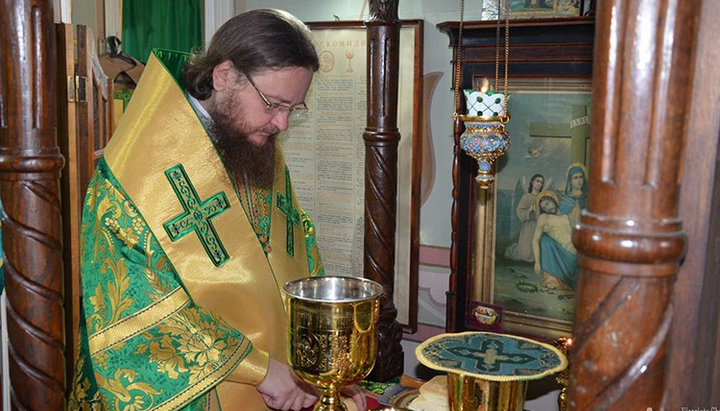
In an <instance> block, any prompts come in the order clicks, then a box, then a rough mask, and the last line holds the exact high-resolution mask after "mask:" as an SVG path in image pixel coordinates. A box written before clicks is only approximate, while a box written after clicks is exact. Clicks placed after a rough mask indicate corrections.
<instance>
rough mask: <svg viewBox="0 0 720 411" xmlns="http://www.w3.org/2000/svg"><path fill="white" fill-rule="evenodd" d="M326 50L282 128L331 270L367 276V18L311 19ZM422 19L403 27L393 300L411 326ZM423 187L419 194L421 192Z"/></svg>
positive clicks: (414, 296) (297, 182) (301, 197)
mask: <svg viewBox="0 0 720 411" xmlns="http://www.w3.org/2000/svg"><path fill="white" fill-rule="evenodd" d="M308 27H310V29H311V30H312V33H313V39H314V41H315V47H316V49H317V52H318V54H319V57H320V69H319V70H318V72H317V73H316V74H315V76H314V78H313V83H312V85H311V86H310V90H309V91H308V95H307V97H306V99H305V102H306V104H307V106H308V108H309V109H310V111H309V116H308V118H307V119H306V120H304V121H303V122H300V123H298V124H293V125H292V126H291V127H290V128H289V129H288V130H287V131H286V132H284V133H282V135H281V137H280V143H281V144H282V146H283V149H284V153H285V157H286V160H287V164H288V166H289V167H290V169H291V171H292V175H293V186H294V188H295V191H296V194H297V196H298V198H299V201H300V204H301V205H302V206H303V207H304V208H305V211H307V213H308V214H309V215H310V216H311V217H312V218H313V220H314V222H315V226H316V229H317V239H318V244H319V246H320V253H321V258H322V261H323V264H324V266H325V273H326V275H342V276H357V277H362V276H363V260H364V258H363V257H364V256H363V251H364V250H363V247H364V246H363V244H364V225H365V224H364V196H365V164H364V159H365V143H364V140H363V132H364V131H365V124H366V121H367V110H366V106H367V73H366V67H367V39H366V37H367V34H366V30H365V26H364V24H363V22H361V21H337V22H317V23H308ZM422 30H423V22H422V21H420V20H412V21H403V23H402V27H401V29H400V45H401V46H400V62H399V63H400V64H399V68H400V71H399V80H398V85H399V87H398V89H399V92H398V129H399V132H400V141H399V146H398V172H397V180H398V181H397V213H396V217H397V218H396V246H395V278H394V294H393V302H394V304H395V307H396V308H397V311H398V316H397V320H398V322H399V323H400V324H402V325H403V326H404V327H405V328H406V329H409V330H412V331H414V329H415V328H416V326H417V275H418V260H417V253H418V223H419V217H418V216H419V208H420V203H419V197H420V196H419V195H417V192H418V191H419V185H420V164H419V160H420V157H421V152H420V150H421V147H420V142H421V139H420V137H419V130H421V124H420V120H421V115H422ZM413 193H416V195H413Z"/></svg>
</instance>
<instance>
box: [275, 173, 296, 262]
mask: <svg viewBox="0 0 720 411" xmlns="http://www.w3.org/2000/svg"><path fill="white" fill-rule="evenodd" d="M277 208H279V209H280V211H281V212H282V213H283V214H285V216H286V217H287V219H286V223H285V234H286V239H285V244H286V245H287V253H288V255H289V256H291V257H294V256H295V237H294V236H293V224H295V225H296V226H298V227H300V213H299V212H298V210H297V208H295V207H293V204H292V188H291V187H290V170H288V168H287V166H286V167H285V197H283V195H282V194H280V193H277Z"/></svg>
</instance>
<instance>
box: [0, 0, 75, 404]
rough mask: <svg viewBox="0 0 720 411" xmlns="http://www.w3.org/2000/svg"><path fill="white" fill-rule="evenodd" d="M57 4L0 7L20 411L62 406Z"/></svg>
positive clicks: (11, 324) (2, 148)
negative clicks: (57, 130)
mask: <svg viewBox="0 0 720 411" xmlns="http://www.w3.org/2000/svg"><path fill="white" fill-rule="evenodd" d="M52 3H53V2H52V1H50V0H46V1H43V0H24V1H23V0H2V3H0V4H2V9H1V10H2V13H1V16H0V17H1V18H2V24H1V25H0V27H1V28H0V50H2V62H1V65H0V77H2V81H1V82H0V84H1V85H2V86H1V89H0V198H2V208H3V213H2V231H3V236H2V247H3V251H4V253H5V287H6V290H7V300H8V306H7V319H8V324H7V326H8V335H9V363H10V384H11V401H12V404H13V409H32V410H60V409H63V408H64V403H65V398H64V394H65V356H64V347H65V343H64V341H65V336H64V326H63V316H64V311H63V279H62V273H63V271H62V232H61V221H60V198H59V190H60V188H59V178H60V170H61V168H62V166H63V157H62V155H61V154H60V151H59V148H58V146H57V139H56V135H55V123H56V122H55V120H56V112H55V110H56V87H57V83H56V79H55V75H56V74H55V73H56V66H57V64H56V50H55V29H54V26H53V7H52Z"/></svg>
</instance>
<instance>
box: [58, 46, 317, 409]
mask: <svg viewBox="0 0 720 411" xmlns="http://www.w3.org/2000/svg"><path fill="white" fill-rule="evenodd" d="M163 57H167V61H165V59H164V58H163ZM180 57H181V58H182V56H180ZM177 58H178V54H176V53H170V52H167V51H160V52H156V53H155V54H154V55H153V56H151V58H150V61H149V62H148V65H147V67H146V69H145V71H144V73H143V76H142V79H141V81H140V84H139V85H138V87H137V89H136V91H135V93H134V95H133V98H132V100H131V102H130V105H129V106H128V109H127V111H126V113H125V114H124V116H123V118H122V120H121V122H120V124H119V125H118V129H117V131H116V132H115V134H114V135H113V137H112V139H111V140H110V142H109V143H108V145H107V147H106V149H105V151H104V159H103V160H102V161H101V164H100V165H99V167H98V169H99V172H100V174H99V175H100V176H102V178H101V177H99V176H98V171H96V176H95V177H94V179H93V182H91V186H90V188H89V189H88V198H87V199H86V205H85V209H84V213H87V214H88V215H84V216H83V233H84V237H85V238H84V250H83V251H84V257H83V258H84V261H83V293H84V296H83V309H84V318H85V320H86V322H85V324H84V326H85V327H84V329H82V334H83V335H84V336H85V337H86V339H83V341H82V343H81V350H80V351H81V354H80V358H79V360H78V361H79V367H78V373H81V372H82V369H83V368H84V369H86V370H89V369H92V370H93V371H92V376H90V377H88V376H87V375H86V376H85V377H83V376H82V375H78V376H77V377H76V379H75V382H74V396H75V401H76V402H72V401H71V404H83V402H82V399H81V397H82V396H83V395H85V396H92V395H90V394H88V392H91V391H93V387H92V386H93V384H95V385H96V386H97V387H95V388H94V389H95V390H96V391H97V392H98V393H100V395H97V394H96V395H95V397H94V398H95V400H87V401H88V402H86V403H85V404H86V405H87V403H89V402H92V401H101V402H103V403H106V404H107V405H108V406H109V407H110V408H111V409H115V408H119V409H122V408H123V407H126V406H127V404H129V403H131V402H132V399H133V398H134V397H133V395H135V394H134V393H133V391H132V390H133V389H134V390H137V391H138V392H141V395H138V396H137V398H139V397H142V398H141V399H140V400H135V406H137V409H146V408H145V407H147V406H148V404H151V406H150V407H147V409H177V408H181V407H185V406H188V407H190V406H193V407H201V409H210V408H216V406H217V400H218V399H219V402H220V405H221V406H222V407H223V408H224V409H229V410H255V409H265V406H264V403H263V401H262V398H261V396H260V394H259V393H258V392H257V390H256V388H255V385H256V384H257V383H259V382H261V381H262V380H263V379H264V377H265V373H266V371H267V362H268V355H269V356H271V357H272V358H274V359H276V360H278V361H281V362H286V361H287V353H286V350H287V335H286V332H287V331H286V315H285V309H284V305H283V297H282V294H281V289H282V286H283V284H284V283H285V282H286V281H290V280H293V279H297V278H300V277H304V276H309V275H315V274H317V273H319V272H322V266H321V264H320V261H319V257H318V254H317V247H316V244H315V241H314V234H313V231H314V230H313V228H312V223H311V222H310V221H309V219H307V216H305V214H304V213H303V212H302V210H301V209H300V206H299V205H298V203H297V201H296V199H295V196H294V193H293V191H292V188H291V186H290V181H289V174H288V172H287V167H286V166H285V163H284V159H283V157H282V155H280V153H279V151H278V155H276V163H275V165H274V167H275V180H274V182H273V187H272V191H271V195H272V211H271V212H270V213H271V226H270V239H269V246H270V247H269V251H268V252H267V254H266V253H265V252H264V251H263V248H262V246H261V245H260V243H259V241H258V239H257V237H256V235H255V232H254V230H253V229H252V227H251V225H250V222H249V221H248V218H247V217H246V214H245V211H244V209H243V207H242V204H241V202H240V201H239V199H238V196H237V195H236V193H235V190H234V188H233V185H232V183H231V182H230V180H229V178H228V176H227V173H226V171H225V169H224V167H223V165H222V163H221V160H220V159H219V157H218V156H217V154H216V152H215V149H214V147H213V145H212V143H211V141H210V139H209V137H208V135H207V132H206V130H205V129H204V127H203V125H202V123H201V122H200V120H199V119H198V116H197V115H196V113H195V112H194V110H193V109H192V107H191V106H190V104H189V103H188V102H187V100H186V98H185V96H184V94H183V92H182V90H181V89H180V87H179V86H178V84H177V83H176V81H175V80H174V78H173V76H172V75H171V71H172V69H173V68H172V67H171V66H173V65H174V66H175V68H177V67H180V65H179V64H177V63H178V60H177ZM161 59H163V61H161ZM175 72H176V73H177V72H179V71H178V70H175ZM88 210H92V211H90V212H88ZM123 221H127V223H126V224H125V225H123V224H124V223H123ZM109 237H113V238H114V241H113V242H111V241H109V240H107V238H109ZM103 241H108V243H109V244H110V245H109V246H108V245H103V246H98V244H101V243H102V242H103ZM112 244H116V245H112ZM109 248H110V249H112V250H111V252H108V249H109ZM133 253H138V255H140V257H134V256H133V255H134V254H133ZM106 254H107V255H109V257H105V255H106ZM158 256H160V257H158ZM165 257H166V258H165ZM158 258H160V260H158ZM142 259H147V264H145V263H144V262H143V261H140V263H139V264H136V262H137V261H136V260H142ZM158 267H159V268H158ZM133 270H135V271H133ZM131 272H135V273H138V272H139V273H141V274H134V275H133V274H131ZM109 274H112V275H109ZM141 277H142V278H141ZM140 282H142V284H141V285H137V284H136V283H140ZM146 283H147V284H146ZM128 284H129V285H128ZM150 289H152V290H150ZM148 290H149V291H148ZM123 291H125V292H124V293H123ZM118 295H119V296H120V297H118ZM108 307H109V308H108ZM108 312H110V313H111V314H108ZM178 330H180V331H178ZM206 330H208V331H207V335H205V334H203V332H204V331H206ZM179 335H185V337H183V338H185V339H182V338H180V337H178V336H179ZM83 347H84V348H85V349H86V352H87V356H84V355H83ZM122 350H124V352H122V353H121V351H122ZM127 355H130V356H133V357H132V358H131V360H128V361H137V362H138V364H141V365H142V368H141V369H136V370H135V372H137V375H136V374H135V372H133V371H131V370H127V369H122V370H121V371H119V370H120V369H121V368H122V367H120V366H118V365H117V363H118V362H122V361H124V360H123V358H124V357H123V356H127ZM135 356H137V358H136V357H135ZM116 357H117V358H118V361H116V360H115V358H116ZM145 361H147V363H149V367H147V370H145V367H146V365H147V364H146V363H145ZM113 367H114V368H113ZM128 368H130V367H128ZM187 373H191V374H192V373H194V374H192V376H191V377H187V376H186V375H185V374H187ZM87 374H88V375H89V372H88V373H87ZM93 379H94V380H95V381H92V380H93ZM88 381H89V382H88ZM140 383H142V384H144V385H140ZM88 386H90V388H89V389H88V388H87V387H88ZM138 387H140V388H138ZM213 389H215V390H216V391H212V390H213ZM78 392H80V394H77V393H78ZM110 392H111V393H112V395H106V394H107V393H110ZM208 393H211V395H210V394H208ZM215 393H217V395H216V394H215ZM76 394H77V395H76ZM203 396H204V397H205V398H204V399H202V400H201V401H199V400H198V398H201V397H203ZM98 398H100V399H98ZM108 398H109V399H108ZM193 401H195V402H194V403H193ZM198 401H199V402H198ZM139 403H141V404H140V405H142V407H141V406H138V404H139ZM188 404H190V405H188ZM198 404H200V405H198ZM81 407H82V408H84V406H81ZM193 409H196V408H193Z"/></svg>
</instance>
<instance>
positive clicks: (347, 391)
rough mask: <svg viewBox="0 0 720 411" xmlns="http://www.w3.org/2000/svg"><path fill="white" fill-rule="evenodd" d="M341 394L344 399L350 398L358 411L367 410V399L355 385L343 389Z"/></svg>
mask: <svg viewBox="0 0 720 411" xmlns="http://www.w3.org/2000/svg"><path fill="white" fill-rule="evenodd" d="M341 394H342V395H344V396H346V397H352V399H353V401H355V405H357V407H358V410H360V411H365V410H367V399H366V398H365V394H364V393H363V392H362V390H361V389H360V387H358V386H357V385H355V384H353V385H348V386H347V387H345V388H343V390H342V392H341Z"/></svg>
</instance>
